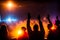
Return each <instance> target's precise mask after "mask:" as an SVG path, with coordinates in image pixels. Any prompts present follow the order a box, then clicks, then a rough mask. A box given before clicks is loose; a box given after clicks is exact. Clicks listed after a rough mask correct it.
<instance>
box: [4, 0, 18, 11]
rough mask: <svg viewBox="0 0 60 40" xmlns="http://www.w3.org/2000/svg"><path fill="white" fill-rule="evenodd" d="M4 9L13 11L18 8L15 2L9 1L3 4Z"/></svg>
mask: <svg viewBox="0 0 60 40" xmlns="http://www.w3.org/2000/svg"><path fill="white" fill-rule="evenodd" d="M3 6H4V8H5V9H7V10H9V11H11V10H13V9H15V7H16V6H17V5H16V4H15V3H14V2H13V1H7V2H5V3H4V4H3Z"/></svg>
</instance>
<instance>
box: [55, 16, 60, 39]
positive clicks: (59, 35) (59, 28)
mask: <svg viewBox="0 0 60 40" xmlns="http://www.w3.org/2000/svg"><path fill="white" fill-rule="evenodd" d="M55 22H56V23H55V24H56V26H57V34H58V36H57V40H60V20H59V19H58V16H56V21H55Z"/></svg>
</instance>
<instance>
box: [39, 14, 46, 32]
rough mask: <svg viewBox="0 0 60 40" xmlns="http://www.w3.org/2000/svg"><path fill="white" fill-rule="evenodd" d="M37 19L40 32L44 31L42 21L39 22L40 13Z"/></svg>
mask: <svg viewBox="0 0 60 40" xmlns="http://www.w3.org/2000/svg"><path fill="white" fill-rule="evenodd" d="M38 20H39V25H40V30H41V32H42V33H44V32H45V31H44V28H43V25H42V22H41V20H40V15H39V16H38Z"/></svg>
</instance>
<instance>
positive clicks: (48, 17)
mask: <svg viewBox="0 0 60 40" xmlns="http://www.w3.org/2000/svg"><path fill="white" fill-rule="evenodd" d="M47 19H48V21H49V23H50V25H51V26H52V25H53V24H52V22H51V20H50V15H48V16H47Z"/></svg>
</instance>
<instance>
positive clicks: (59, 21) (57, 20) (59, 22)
mask: <svg viewBox="0 0 60 40" xmlns="http://www.w3.org/2000/svg"><path fill="white" fill-rule="evenodd" d="M55 24H56V26H57V27H58V28H59V26H60V20H59V19H58V16H56V23H55Z"/></svg>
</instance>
